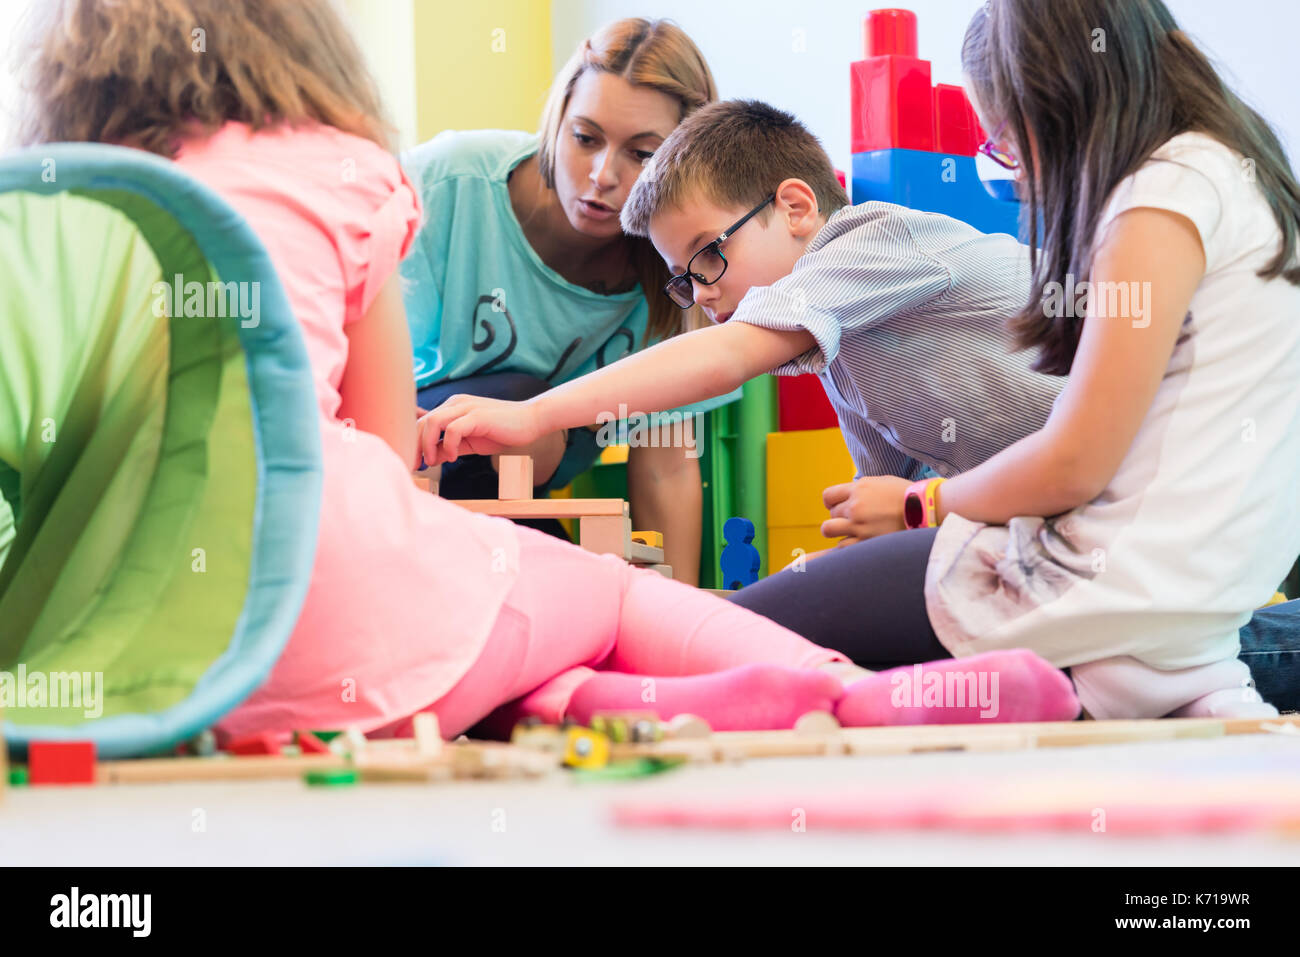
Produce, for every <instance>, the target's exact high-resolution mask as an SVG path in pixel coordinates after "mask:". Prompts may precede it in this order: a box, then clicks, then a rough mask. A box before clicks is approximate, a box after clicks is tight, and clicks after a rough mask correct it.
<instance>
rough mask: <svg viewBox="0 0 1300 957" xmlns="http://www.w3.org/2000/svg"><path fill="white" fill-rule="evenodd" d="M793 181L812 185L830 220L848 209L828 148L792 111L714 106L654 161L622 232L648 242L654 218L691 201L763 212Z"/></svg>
mask: <svg viewBox="0 0 1300 957" xmlns="http://www.w3.org/2000/svg"><path fill="white" fill-rule="evenodd" d="M786 179H801V180H803V181H804V182H805V183H807V184H808V185H809V186H810V187H812V191H813V193H814V194H816V196H817V207H818V209H819V210H820V212H821V213H822V215H824V216H827V217H829V216H830V215H831V214H832V213H834V212H835V211H836V210H837V209H840V208H841V207H843V206H847V205H848V204H849V198H848V196H847V195H846V194H845V192H844V187H842V186H841V185H840V182H839V180H838V179H837V178H836V176H835V168H834V167H833V166H832V165H831V160H830V157H829V156H827V155H826V150H824V149H823V148H822V144H821V142H820V141H819V140H818V139H817V137H815V136H813V135H812V133H810V132H808V129H807V127H805V126H804V125H803V124H802V123H800V122H799V121H798V120H796V119H795V118H794V117H793V116H791V115H790V114H789V113H786V112H784V111H782V110H778V109H776V108H775V107H773V106H769V105H768V104H766V103H763V102H760V101H759V100H723V101H722V102H719V103H711V104H709V105H708V106H705V107H701V108H700V109H698V110H696V111H695V112H694V113H692V114H691V115H690V116H688V117H687V118H686V119H684V120H683V121H682V122H681V124H680V125H679V126H678V127H677V129H675V130H673V132H672V135H671V136H669V137H668V139H666V140H664V142H663V144H662V145H661V146H660V147H659V148H658V149H657V150H655V153H654V156H653V157H652V158H651V159H650V160H649V161H647V163H646V166H645V169H643V170H642V171H641V175H640V176H639V177H638V178H637V181H636V185H635V186H633V187H632V192H631V194H630V195H629V196H628V198H627V201H626V202H625V203H624V204H623V214H622V217H621V221H622V225H623V231H624V232H626V233H629V234H630V235H633V236H645V235H647V234H648V232H649V228H650V220H651V218H652V217H654V216H655V215H656V214H658V213H659V212H661V211H663V210H665V209H670V208H674V207H680V206H681V205H682V204H683V203H685V202H688V201H689V200H692V199H703V200H707V201H709V202H712V203H716V204H717V205H719V206H727V207H733V206H734V207H736V208H741V207H746V208H748V207H751V206H757V205H758V204H759V203H761V202H762V201H763V198H764V197H766V196H767V195H769V194H770V193H773V192H775V191H776V187H777V186H778V185H779V184H780V183H781V181H782V180H786ZM769 212H770V211H769V210H764V211H763V213H762V214H760V215H767V214H769Z"/></svg>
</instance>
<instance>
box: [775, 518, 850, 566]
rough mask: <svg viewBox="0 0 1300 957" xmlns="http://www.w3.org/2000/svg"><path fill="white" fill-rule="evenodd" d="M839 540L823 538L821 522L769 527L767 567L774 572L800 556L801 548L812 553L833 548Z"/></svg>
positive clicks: (806, 552) (807, 552) (805, 552)
mask: <svg viewBox="0 0 1300 957" xmlns="http://www.w3.org/2000/svg"><path fill="white" fill-rule="evenodd" d="M837 541H839V539H837V538H823V537H822V532H821V525H820V524H817V525H778V526H776V527H775V528H771V527H769V528H768V530H767V548H768V556H767V567H768V568H769V569H770V570H771V572H772V573H776V572H779V571H780V570H781V569H783V568H785V567H786V566H787V565H790V564H792V563H793V562H794V561H795V559H797V558H798V557H799V549H802V550H803V552H804V554H811V553H813V552H820V551H825V550H826V549H828V548H833V547H834V546H835V543H836V542H837Z"/></svg>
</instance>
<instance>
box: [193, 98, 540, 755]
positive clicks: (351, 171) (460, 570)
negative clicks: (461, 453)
mask: <svg viewBox="0 0 1300 957" xmlns="http://www.w3.org/2000/svg"><path fill="white" fill-rule="evenodd" d="M177 162H178V163H179V164H180V166H181V167H182V168H184V169H185V171H186V172H188V173H190V174H191V175H193V176H194V177H196V178H197V179H199V180H200V181H202V182H203V183H205V184H206V185H208V186H209V187H211V188H213V189H214V190H215V191H216V192H218V193H219V194H221V196H222V197H223V198H224V199H226V201H227V202H229V203H230V204H231V205H232V206H234V207H235V209H237V210H238V211H239V212H240V213H241V214H243V216H244V217H245V218H246V219H247V220H248V222H249V223H250V224H251V225H252V227H253V229H254V231H255V232H256V233H257V235H258V236H259V237H260V238H261V240H262V242H263V244H265V246H266V248H267V251H268V252H269V253H270V256H271V260H272V262H273V263H274V264H275V268H276V271H277V272H278V274H279V276H280V280H281V283H282V284H283V286H284V288H285V290H286V292H287V293H288V298H289V302H290V303H291V305H292V306H293V309H294V312H295V313H296V315H297V318H298V321H299V324H300V325H301V327H302V331H303V335H304V337H305V339H306V343H307V352H308V355H309V357H310V360H311V366H312V373H313V377H314V379H315V386H316V398H317V402H318V404H319V406H320V422H319V428H320V430H321V445H322V455H323V465H324V488H323V498H322V504H321V512H320V532H319V539H318V543H317V549H316V563H315V568H314V571H313V574H312V581H311V586H310V589H309V591H308V593H307V599H306V603H305V604H304V606H303V609H302V614H301V617H300V618H299V620H298V624H297V627H296V628H295V629H294V632H293V635H292V636H291V637H290V639H289V642H288V645H287V647H286V648H285V650H284V653H283V654H282V656H281V658H280V660H279V662H278V663H277V664H276V666H275V668H274V670H273V672H272V674H271V676H270V678H269V680H268V681H267V682H266V683H265V684H264V685H263V686H262V687H261V688H259V689H258V690H257V691H256V692H254V693H253V695H252V696H251V697H249V698H248V699H247V700H246V701H245V702H244V703H243V704H242V705H240V706H239V707H238V708H237V709H236V710H235V711H233V712H232V713H231V714H229V715H228V716H227V717H226V718H225V719H224V720H223V721H222V722H221V723H220V725H219V726H218V728H219V730H220V731H221V732H222V733H223V734H230V735H239V734H244V733H248V732H253V731H261V730H290V729H294V728H339V727H345V726H356V727H359V728H361V729H362V730H363V731H369V730H372V729H374V728H377V727H380V726H382V725H385V724H387V723H389V722H391V721H393V720H395V719H397V718H400V717H402V716H404V715H409V714H411V713H412V712H415V711H418V710H420V709H421V708H424V707H427V706H428V705H429V703H430V702H432V701H434V700H436V699H437V698H439V697H441V696H442V695H443V694H445V693H446V692H447V691H449V690H450V689H451V688H452V687H453V686H454V685H455V684H456V682H457V681H458V680H459V679H460V678H461V677H462V676H463V675H465V673H466V672H468V671H469V669H470V666H471V665H472V664H473V663H474V661H475V660H476V659H477V658H478V656H479V653H480V652H481V651H482V649H483V647H484V645H485V643H486V641H487V636H488V634H489V632H490V631H491V629H492V626H493V624H494V622H495V621H496V619H497V617H498V614H499V613H500V610H501V606H502V603H503V601H504V599H505V597H506V595H507V593H508V592H509V591H510V589H511V587H512V585H513V584H514V582H515V579H516V578H517V576H518V570H519V544H518V538H517V536H516V534H515V526H514V525H513V524H511V523H510V522H508V521H506V520H504V519H487V518H483V517H482V516H478V515H474V514H472V513H470V512H467V511H465V510H464V509H462V508H459V507H458V506H455V505H452V504H450V503H449V502H447V501H445V500H443V499H440V498H438V497H436V496H433V495H429V494H428V493H427V492H424V491H421V490H420V489H418V488H416V486H415V485H414V483H413V482H412V481H411V476H410V468H409V466H408V465H407V463H404V462H402V461H401V460H400V458H399V457H398V455H397V454H396V453H395V452H393V450H392V449H391V448H390V447H389V446H388V445H387V444H386V443H385V442H383V441H382V440H381V439H379V438H377V437H376V436H373V435H370V434H368V433H365V432H361V431H359V430H357V429H355V428H352V427H351V426H350V425H349V424H347V423H344V422H341V421H340V420H339V418H338V409H339V403H340V399H339V382H340V380H341V379H342V375H343V368H344V366H345V364H346V363H347V358H348V340H347V337H346V335H345V332H344V330H345V327H346V326H347V324H348V323H350V322H354V321H356V320H357V319H359V318H360V317H361V316H362V315H364V314H365V312H366V310H367V309H368V308H369V306H370V304H371V302H372V301H373V300H374V298H375V296H376V295H377V294H378V292H379V290H380V289H381V288H382V286H383V285H384V282H385V281H386V280H387V279H388V278H389V277H390V276H391V275H392V274H393V273H394V271H395V270H396V268H397V264H398V262H399V261H400V259H401V258H402V256H403V255H404V254H405V252H406V250H407V248H408V247H409V245H410V243H411V240H412V238H413V236H414V235H415V232H416V229H417V227H418V223H419V217H420V207H419V201H418V199H417V198H416V194H415V192H414V190H413V189H412V188H411V185H410V183H408V182H407V180H406V177H405V176H404V175H403V173H402V170H401V167H400V166H399V165H398V162H397V160H396V159H395V158H394V157H393V156H392V155H390V154H389V153H387V152H385V151H384V150H383V149H382V148H380V147H379V146H378V145H377V144H375V143H372V142H370V141H369V140H365V139H361V138H358V137H356V136H352V135H349V134H346V133H343V132H341V131H339V130H336V129H333V128H330V127H321V126H311V127H302V128H297V129H290V128H280V129H277V130H270V131H263V132H259V133H253V132H252V131H251V130H250V129H249V128H248V127H246V126H244V125H243V124H239V123H229V124H227V125H226V126H224V127H223V128H222V129H221V130H220V131H218V132H217V133H216V134H215V135H214V136H212V137H211V138H209V139H207V140H205V141H194V142H190V143H187V144H186V145H185V146H184V147H183V149H182V151H181V153H180V155H179V156H178V158H177ZM411 403H412V414H413V415H414V407H415V393H414V380H413V379H412V392H411ZM303 427H304V428H314V427H316V425H315V424H314V423H306V422H304V423H303ZM448 543H454V545H453V546H451V547H449V546H448Z"/></svg>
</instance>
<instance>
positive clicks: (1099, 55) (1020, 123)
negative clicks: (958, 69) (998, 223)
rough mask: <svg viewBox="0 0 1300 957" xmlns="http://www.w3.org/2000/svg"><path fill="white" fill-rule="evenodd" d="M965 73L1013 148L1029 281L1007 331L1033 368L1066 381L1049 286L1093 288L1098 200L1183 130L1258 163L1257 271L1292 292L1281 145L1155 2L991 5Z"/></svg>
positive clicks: (1289, 214)
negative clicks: (1264, 244)
mask: <svg viewBox="0 0 1300 957" xmlns="http://www.w3.org/2000/svg"><path fill="white" fill-rule="evenodd" d="M962 66H963V69H964V71H965V73H966V75H967V76H968V77H969V79H970V82H971V84H972V85H973V87H974V93H975V97H976V99H978V100H979V101H980V103H981V105H982V106H983V108H984V110H985V113H986V117H985V119H986V120H987V121H988V122H989V123H990V124H994V125H997V124H1000V125H1001V126H1002V128H1003V129H1004V130H1005V131H1006V134H1007V135H1008V136H1009V137H1010V138H1011V139H1012V140H1013V141H1014V143H1015V144H1016V147H1017V157H1018V158H1019V160H1020V163H1021V165H1022V167H1023V169H1024V176H1023V178H1022V180H1021V184H1020V187H1021V189H1022V190H1023V191H1024V197H1025V200H1026V201H1025V203H1024V205H1023V209H1022V215H1021V229H1022V238H1024V237H1027V238H1028V242H1029V245H1030V248H1031V250H1032V261H1033V282H1032V291H1031V294H1030V300H1029V302H1028V303H1027V304H1026V306H1025V308H1024V309H1023V310H1022V311H1021V312H1020V313H1019V314H1018V315H1017V316H1015V317H1014V318H1013V319H1012V322H1011V326H1012V330H1013V331H1014V332H1015V334H1016V338H1017V341H1018V343H1019V345H1020V346H1021V348H1034V347H1041V349H1042V351H1041V354H1040V356H1039V358H1038V361H1037V363H1036V364H1035V366H1034V368H1035V369H1037V370H1038V371H1040V372H1047V373H1052V374H1056V375H1064V374H1066V373H1068V372H1069V370H1070V365H1071V363H1072V362H1073V361H1074V353H1075V350H1076V348H1077V347H1078V343H1079V335H1080V332H1081V331H1082V325H1083V319H1082V318H1078V317H1074V318H1051V317H1048V316H1047V315H1046V311H1045V310H1044V308H1043V296H1044V290H1045V287H1046V285H1047V284H1048V283H1049V282H1059V283H1064V282H1065V281H1066V276H1067V274H1073V275H1074V276H1076V277H1078V278H1079V279H1080V280H1082V279H1086V278H1088V276H1089V275H1090V274H1091V271H1092V257H1093V253H1094V249H1093V241H1094V234H1095V233H1096V230H1097V224H1098V222H1099V221H1100V218H1101V215H1102V212H1103V211H1104V208H1105V203H1106V200H1107V198H1108V197H1109V196H1110V195H1111V193H1112V191H1113V190H1114V189H1115V187H1116V186H1117V185H1119V183H1120V182H1121V181H1122V180H1124V179H1125V178H1126V177H1127V176H1129V175H1131V174H1132V173H1134V172H1136V171H1137V170H1138V169H1139V168H1140V167H1141V166H1142V165H1143V164H1144V163H1146V162H1147V160H1148V159H1149V158H1150V157H1151V154H1152V153H1153V152H1154V151H1155V150H1156V149H1157V148H1159V147H1160V146H1161V145H1162V144H1163V143H1165V142H1166V141H1167V140H1169V139H1171V138H1172V137H1174V136H1177V135H1178V134H1180V133H1186V132H1192V131H1197V132H1202V133H1205V134H1208V135H1209V136H1212V137H1213V138H1215V139H1216V140H1219V141H1220V142H1221V143H1223V144H1224V145H1225V146H1227V147H1229V148H1231V149H1233V150H1235V151H1236V152H1238V153H1240V154H1241V155H1242V156H1243V157H1247V158H1249V159H1251V160H1252V161H1253V163H1254V167H1255V170H1254V173H1255V181H1256V183H1257V185H1258V187H1259V189H1260V191H1261V192H1262V194H1263V196H1264V198H1265V199H1266V200H1267V201H1268V204H1269V206H1270V208H1271V209H1272V210H1273V215H1274V217H1275V218H1276V219H1277V224H1278V228H1279V230H1280V231H1281V234H1282V242H1281V244H1280V246H1279V249H1278V253H1277V255H1276V256H1275V257H1274V258H1273V260H1272V261H1271V262H1269V263H1268V265H1267V266H1265V267H1264V268H1263V269H1261V270H1260V272H1259V275H1260V277H1261V278H1264V279H1273V278H1276V277H1278V276H1281V277H1283V278H1284V279H1286V280H1287V281H1288V282H1291V283H1293V284H1297V285H1300V263H1297V261H1296V237H1297V235H1298V234H1300V185H1297V183H1296V178H1295V175H1294V173H1293V172H1292V170H1291V167H1290V166H1289V165H1288V163H1287V158H1286V155H1285V153H1284V152H1283V151H1282V147H1281V145H1280V144H1279V142H1278V139H1277V136H1276V135H1275V134H1274V133H1273V130H1272V129H1271V128H1270V127H1269V125H1268V123H1267V122H1265V120H1264V119H1263V118H1262V117H1261V116H1260V115H1259V114H1258V113H1256V112H1255V111H1254V110H1252V109H1251V108H1250V107H1248V106H1247V105H1246V104H1245V103H1243V102H1242V101H1241V100H1240V99H1239V98H1238V97H1237V96H1236V94H1234V93H1233V92H1232V90H1230V89H1229V88H1228V87H1227V85H1226V84H1224V82H1223V80H1222V79H1221V78H1220V77H1219V75H1218V73H1216V72H1215V70H1214V67H1213V66H1212V65H1211V64H1210V62H1209V60H1208V59H1207V58H1206V56H1205V54H1204V53H1202V52H1201V50H1200V49H1198V48H1197V46H1196V45H1195V44H1194V43H1193V42H1192V41H1191V40H1190V39H1188V37H1187V35H1186V34H1185V33H1183V31H1182V30H1181V29H1179V26H1178V24H1177V22H1176V21H1175V20H1174V18H1173V16H1172V15H1171V14H1170V13H1169V11H1168V10H1167V9H1166V8H1165V5H1164V4H1163V3H1161V2H1160V0H1051V2H1043V0H990V2H989V3H987V4H985V6H984V7H983V8H982V9H981V10H980V11H979V12H977V13H976V14H975V17H974V19H973V20H972V21H971V23H970V26H969V27H968V28H967V31H966V39H965V42H964V44H963V46H962ZM1030 131H1032V132H1033V139H1034V143H1035V144H1036V146H1037V153H1038V155H1037V160H1035V158H1034V156H1033V155H1032V153H1031V151H1030V150H1029V149H1028V148H1027V145H1028V143H1029V142H1030V135H1029V134H1030ZM990 132H992V131H990ZM1040 217H1041V227H1042V229H1041V232H1042V236H1041V241H1040V237H1039V232H1040V228H1039V227H1040V221H1039V220H1040ZM1039 247H1041V248H1039Z"/></svg>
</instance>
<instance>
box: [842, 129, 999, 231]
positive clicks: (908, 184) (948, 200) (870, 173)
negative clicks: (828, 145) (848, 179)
mask: <svg viewBox="0 0 1300 957" xmlns="http://www.w3.org/2000/svg"><path fill="white" fill-rule="evenodd" d="M995 182H996V185H990V186H986V185H985V183H984V182H983V181H982V180H981V179H980V178H979V174H978V173H977V172H976V170H975V157H973V156H957V155H955V154H953V153H926V152H922V151H920V150H902V149H890V150H872V151H871V152H869V153H854V154H853V181H852V187H853V202H854V203H855V204H857V203H865V202H869V201H871V200H875V201H876V202H881V203H897V204H898V205H899V206H908V207H911V208H912V209H920V210H924V211H926V212H929V213H943V214H944V215H945V216H951V217H953V219H960V220H961V221H962V222H964V223H969V224H970V225H972V226H974V227H975V228H976V229H978V230H979V231H980V232H983V233H1010V234H1011V235H1012V236H1018V235H1019V221H1020V220H1019V217H1020V203H1018V202H1016V201H1015V200H1014V199H1011V198H1009V194H1010V192H1011V187H1010V186H1009V185H1005V186H1004V185H1003V182H1004V181H995ZM1005 182H1008V183H1009V181H1005ZM995 191H996V192H997V193H1000V194H1001V197H1002V198H998V197H995V196H994V192H995Z"/></svg>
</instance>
